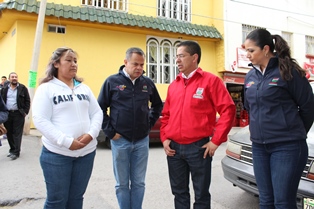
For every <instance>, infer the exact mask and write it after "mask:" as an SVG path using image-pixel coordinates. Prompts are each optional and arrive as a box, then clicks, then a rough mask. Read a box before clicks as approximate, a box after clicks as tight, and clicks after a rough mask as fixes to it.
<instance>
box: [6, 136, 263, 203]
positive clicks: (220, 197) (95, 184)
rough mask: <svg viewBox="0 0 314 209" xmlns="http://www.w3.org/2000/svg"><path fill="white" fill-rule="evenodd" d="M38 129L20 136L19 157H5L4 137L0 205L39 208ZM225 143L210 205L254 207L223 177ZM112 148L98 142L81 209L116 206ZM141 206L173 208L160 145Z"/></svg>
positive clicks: (152, 151) (153, 155)
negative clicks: (82, 208) (21, 139)
mask: <svg viewBox="0 0 314 209" xmlns="http://www.w3.org/2000/svg"><path fill="white" fill-rule="evenodd" d="M38 135H39V133H38V132H37V131H34V130H32V131H31V135H27V136H23V142H22V152H21V157H20V158H18V159H17V160H15V161H12V160H11V159H10V158H8V157H6V154H7V152H8V149H9V148H8V147H9V146H8V143H7V140H2V144H3V145H2V146H1V147H0V188H1V189H0V208H4V209H40V208H43V204H44V201H45V192H46V190H45V183H44V178H43V175H42V172H41V168H40V165H39V155H40V151H41V147H42V143H41V140H40V138H39V137H38ZM225 149H226V143H225V144H223V145H221V146H220V147H219V148H218V151H217V152H216V155H215V157H214V160H213V174H212V185H211V189H210V190H211V194H212V209H233V208H234V209H238V208H241V209H254V208H258V199H257V198H255V197H253V196H252V195H250V194H248V193H246V192H244V191H242V190H241V189H239V188H236V187H233V186H232V184H231V183H230V182H228V181H226V180H225V179H224V177H223V173H222V169H221V163H220V161H221V159H222V158H223V156H224V155H225ZM114 185H115V181H114V176H113V172H112V160H111V151H110V150H109V149H108V148H106V147H105V145H104V144H100V145H99V146H98V148H97V154H96V158H95V165H94V170H93V174H92V177H91V180H90V183H89V186H88V188H87V192H86V194H85V200H84V209H118V206H117V205H118V204H117V201H116V197H115V190H114ZM143 208H144V209H168V208H169V209H170V208H173V196H172V194H171V191H170V186H169V181H168V171H167V162H166V157H165V154H164V151H163V149H162V147H161V146H160V145H152V146H151V148H150V156H149V162H148V171H147V180H146V193H145V199H144V203H143Z"/></svg>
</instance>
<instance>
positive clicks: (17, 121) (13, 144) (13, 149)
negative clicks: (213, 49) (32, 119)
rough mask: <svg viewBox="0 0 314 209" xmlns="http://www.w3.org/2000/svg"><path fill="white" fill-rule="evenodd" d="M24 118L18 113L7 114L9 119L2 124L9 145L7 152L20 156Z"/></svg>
mask: <svg viewBox="0 0 314 209" xmlns="http://www.w3.org/2000/svg"><path fill="white" fill-rule="evenodd" d="M24 122H25V117H24V116H23V115H22V114H21V113H20V112H19V111H18V110H16V111H14V112H9V118H8V120H7V121H6V122H5V123H4V126H5V128H6V129H7V139H8V142H9V145H10V150H9V152H10V153H11V154H14V155H16V156H18V157H19V156H20V152H21V144H22V136H23V128H24Z"/></svg>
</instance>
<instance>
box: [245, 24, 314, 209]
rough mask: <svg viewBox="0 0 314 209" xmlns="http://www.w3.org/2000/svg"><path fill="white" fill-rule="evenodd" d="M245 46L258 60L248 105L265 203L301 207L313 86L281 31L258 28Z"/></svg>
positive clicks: (247, 80) (269, 206) (271, 207)
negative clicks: (298, 202) (300, 188)
mask: <svg viewBox="0 0 314 209" xmlns="http://www.w3.org/2000/svg"><path fill="white" fill-rule="evenodd" d="M244 47H245V50H246V51H247V57H248V58H249V59H250V61H251V62H252V63H251V66H253V69H252V70H250V72H249V73H248V74H247V75H246V78H245V107H246V109H247V110H248V111H249V114H250V134H251V140H252V152H253V166H254V174H255V178H256V183H257V187H258V191H259V199H260V208H261V209H266V208H267V209H274V208H276V209H279V208H285V209H296V208H297V206H296V195H297V189H298V185H299V181H300V178H301V175H302V172H303V169H304V167H305V164H306V161H307V158H308V147H307V143H306V138H307V132H308V131H309V129H310V128H311V126H312V123H313V119H314V111H313V107H314V97H313V92H312V88H311V86H310V84H309V82H308V80H307V78H306V77H305V71H304V70H303V69H302V68H301V67H300V66H299V65H298V64H297V62H296V60H295V59H293V58H291V53H290V48H289V46H288V44H287V42H286V41H285V40H284V39H283V38H282V37H281V36H279V35H271V34H270V33H269V32H268V31H267V30H265V29H257V30H254V31H252V32H251V33H250V34H249V35H248V36H247V38H246V40H245V42H244Z"/></svg>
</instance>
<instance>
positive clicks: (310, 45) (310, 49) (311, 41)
mask: <svg viewBox="0 0 314 209" xmlns="http://www.w3.org/2000/svg"><path fill="white" fill-rule="evenodd" d="M305 48H306V49H305V50H306V52H305V53H306V54H307V55H313V56H314V36H305Z"/></svg>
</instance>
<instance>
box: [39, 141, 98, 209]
mask: <svg viewBox="0 0 314 209" xmlns="http://www.w3.org/2000/svg"><path fill="white" fill-rule="evenodd" d="M95 154H96V151H94V152H92V153H90V154H87V155H85V156H83V157H78V158H76V157H68V156H64V155H59V154H56V153H53V152H50V151H49V150H48V149H46V148H45V147H44V146H43V149H42V152H41V155H40V165H41V168H42V170H43V173H44V177H45V182H46V189H47V199H46V202H45V206H44V209H82V208H83V195H84V193H85V191H86V188H87V184H88V181H89V179H90V176H91V174H92V170H93V164H94V158H95Z"/></svg>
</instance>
